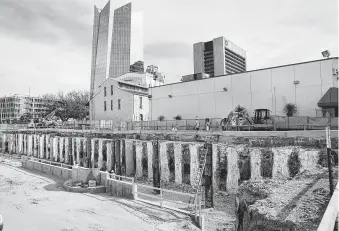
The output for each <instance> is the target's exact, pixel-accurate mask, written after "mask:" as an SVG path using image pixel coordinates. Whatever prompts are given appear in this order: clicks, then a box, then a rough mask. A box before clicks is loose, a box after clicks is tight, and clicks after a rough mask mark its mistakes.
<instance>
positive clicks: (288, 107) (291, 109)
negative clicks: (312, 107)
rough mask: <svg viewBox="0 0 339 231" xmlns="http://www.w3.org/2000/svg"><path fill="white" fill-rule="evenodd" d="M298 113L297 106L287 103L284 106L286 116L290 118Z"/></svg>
mask: <svg viewBox="0 0 339 231" xmlns="http://www.w3.org/2000/svg"><path fill="white" fill-rule="evenodd" d="M297 111H298V108H297V105H295V104H293V103H287V104H285V106H284V113H285V114H286V115H287V116H288V117H291V116H293V115H294V114H296V113H297Z"/></svg>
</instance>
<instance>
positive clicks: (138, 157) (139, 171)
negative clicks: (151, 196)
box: [135, 140, 143, 178]
mask: <svg viewBox="0 0 339 231" xmlns="http://www.w3.org/2000/svg"><path fill="white" fill-rule="evenodd" d="M142 151H143V148H142V142H141V141H139V140H137V141H136V142H135V157H136V166H135V170H136V176H137V177H139V178H140V177H142V175H143V174H142V156H143V152H142Z"/></svg>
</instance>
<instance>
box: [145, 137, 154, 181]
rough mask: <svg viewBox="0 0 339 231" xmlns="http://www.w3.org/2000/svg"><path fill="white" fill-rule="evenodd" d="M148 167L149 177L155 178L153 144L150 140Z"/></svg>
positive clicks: (148, 144) (150, 178)
mask: <svg viewBox="0 0 339 231" xmlns="http://www.w3.org/2000/svg"><path fill="white" fill-rule="evenodd" d="M146 143H147V165H148V166H147V169H148V179H149V180H152V179H153V166H152V163H153V144H152V142H150V141H147V142H146Z"/></svg>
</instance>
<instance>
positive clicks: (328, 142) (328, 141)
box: [326, 125, 334, 195]
mask: <svg viewBox="0 0 339 231" xmlns="http://www.w3.org/2000/svg"><path fill="white" fill-rule="evenodd" d="M326 147H327V164H328V179H329V183H330V193H331V195H332V194H333V191H334V189H333V175H332V159H331V151H332V149H331V128H330V126H329V125H328V126H326Z"/></svg>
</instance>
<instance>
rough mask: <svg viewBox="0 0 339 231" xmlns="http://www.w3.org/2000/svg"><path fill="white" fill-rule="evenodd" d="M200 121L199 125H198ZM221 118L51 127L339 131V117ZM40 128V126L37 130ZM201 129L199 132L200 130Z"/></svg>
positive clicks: (15, 126)
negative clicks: (228, 121)
mask: <svg viewBox="0 0 339 231" xmlns="http://www.w3.org/2000/svg"><path fill="white" fill-rule="evenodd" d="M197 121H198V126H197ZM221 121H222V119H221V118H212V119H210V124H209V127H207V126H206V125H205V120H204V119H199V120H195V119H184V120H163V121H159V120H153V121H132V122H117V121H112V120H109V121H104V120H102V121H72V122H63V123H61V124H60V125H58V126H54V127H50V128H57V129H58V128H59V129H72V130H102V131H105V130H107V131H130V130H131V131H141V130H158V131H162V130H164V131H166V130H167V131H168V130H173V131H177V130H179V131H194V130H199V131H223V130H224V131H255V130H277V131H287V130H324V129H325V127H326V126H327V125H329V126H330V127H331V130H338V118H330V117H307V116H293V117H284V116H274V117H273V120H272V123H268V124H251V123H246V124H245V125H225V126H222V123H221ZM25 128H27V125H24V124H0V130H17V129H25ZM37 128H38V127H37ZM197 128H198V129H197Z"/></svg>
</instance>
